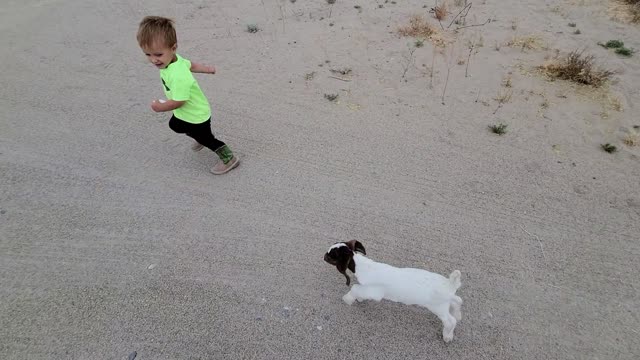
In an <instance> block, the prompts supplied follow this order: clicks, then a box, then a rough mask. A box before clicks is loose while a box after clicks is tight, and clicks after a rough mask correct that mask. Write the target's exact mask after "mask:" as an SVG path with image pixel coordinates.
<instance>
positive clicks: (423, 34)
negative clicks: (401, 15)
mask: <svg viewBox="0 0 640 360" xmlns="http://www.w3.org/2000/svg"><path fill="white" fill-rule="evenodd" d="M398 34H400V35H401V36H411V37H416V38H423V39H429V40H431V41H432V42H433V43H434V44H435V45H437V46H444V45H445V41H444V38H443V37H442V34H441V33H440V32H439V31H438V28H437V27H435V26H434V25H431V24H429V23H428V22H427V20H426V19H425V18H424V16H422V15H413V16H411V18H410V19H409V24H407V25H404V26H400V27H399V28H398Z"/></svg>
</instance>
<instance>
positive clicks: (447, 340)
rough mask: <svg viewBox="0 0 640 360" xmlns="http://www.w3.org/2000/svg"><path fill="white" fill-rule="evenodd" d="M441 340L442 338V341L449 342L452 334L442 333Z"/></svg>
mask: <svg viewBox="0 0 640 360" xmlns="http://www.w3.org/2000/svg"><path fill="white" fill-rule="evenodd" d="M442 340H444V342H446V343H448V342H450V341H451V340H453V334H451V335H443V336H442Z"/></svg>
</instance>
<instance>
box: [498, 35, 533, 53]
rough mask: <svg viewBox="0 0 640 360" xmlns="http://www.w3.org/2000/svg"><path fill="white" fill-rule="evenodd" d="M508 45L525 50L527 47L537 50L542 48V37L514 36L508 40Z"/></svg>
mask: <svg viewBox="0 0 640 360" xmlns="http://www.w3.org/2000/svg"><path fill="white" fill-rule="evenodd" d="M506 45H507V46H510V47H519V48H521V49H522V50H523V51H524V50H525V49H526V50H537V49H540V48H542V39H541V38H540V37H539V36H537V35H528V36H514V37H513V38H512V39H511V40H509V41H507V43H506Z"/></svg>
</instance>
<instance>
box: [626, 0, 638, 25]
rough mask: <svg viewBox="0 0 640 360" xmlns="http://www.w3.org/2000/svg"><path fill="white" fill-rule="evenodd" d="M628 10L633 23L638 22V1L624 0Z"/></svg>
mask: <svg viewBox="0 0 640 360" xmlns="http://www.w3.org/2000/svg"><path fill="white" fill-rule="evenodd" d="M624 2H625V3H626V4H627V5H628V8H629V16H630V17H631V21H632V22H634V23H638V22H640V0H624Z"/></svg>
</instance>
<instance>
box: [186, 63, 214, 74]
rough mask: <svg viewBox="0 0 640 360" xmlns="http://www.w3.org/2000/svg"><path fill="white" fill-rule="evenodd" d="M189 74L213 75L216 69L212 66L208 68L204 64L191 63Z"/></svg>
mask: <svg viewBox="0 0 640 360" xmlns="http://www.w3.org/2000/svg"><path fill="white" fill-rule="evenodd" d="M191 72H194V73H202V74H215V73H216V68H215V67H214V66H208V65H204V64H196V63H194V62H192V63H191Z"/></svg>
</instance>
